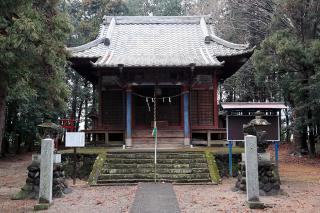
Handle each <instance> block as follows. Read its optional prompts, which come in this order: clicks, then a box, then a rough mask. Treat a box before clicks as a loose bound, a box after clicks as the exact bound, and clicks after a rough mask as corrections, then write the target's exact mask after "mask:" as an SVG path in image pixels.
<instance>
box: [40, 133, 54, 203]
mask: <svg viewBox="0 0 320 213" xmlns="http://www.w3.org/2000/svg"><path fill="white" fill-rule="evenodd" d="M53 148H54V142H53V140H52V139H49V138H47V139H43V140H42V141H41V162H40V191H39V203H48V204H51V203H52V181H53V150H54V149H53Z"/></svg>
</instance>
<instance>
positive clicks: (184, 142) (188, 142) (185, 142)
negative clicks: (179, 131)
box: [183, 138, 190, 146]
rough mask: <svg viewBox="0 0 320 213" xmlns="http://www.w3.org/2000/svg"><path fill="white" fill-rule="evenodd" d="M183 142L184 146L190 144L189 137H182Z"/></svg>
mask: <svg viewBox="0 0 320 213" xmlns="http://www.w3.org/2000/svg"><path fill="white" fill-rule="evenodd" d="M183 144H184V145H185V146H190V138H184V140H183Z"/></svg>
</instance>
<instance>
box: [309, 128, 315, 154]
mask: <svg viewBox="0 0 320 213" xmlns="http://www.w3.org/2000/svg"><path fill="white" fill-rule="evenodd" d="M309 146H310V151H309V156H310V157H311V158H314V157H316V143H315V138H314V131H313V127H312V126H309Z"/></svg>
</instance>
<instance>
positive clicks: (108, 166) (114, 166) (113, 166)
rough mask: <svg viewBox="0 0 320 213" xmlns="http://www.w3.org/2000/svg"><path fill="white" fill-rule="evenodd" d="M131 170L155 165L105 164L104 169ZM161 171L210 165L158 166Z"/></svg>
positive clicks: (202, 167) (201, 167) (199, 167)
mask: <svg viewBox="0 0 320 213" xmlns="http://www.w3.org/2000/svg"><path fill="white" fill-rule="evenodd" d="M131 168H141V169H144V168H145V169H146V168H154V163H146V164H105V165H104V169H131ZM157 168H159V169H188V168H198V169H206V168H208V165H207V164H206V163H190V164H157Z"/></svg>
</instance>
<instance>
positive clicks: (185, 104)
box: [183, 86, 190, 146]
mask: <svg viewBox="0 0 320 213" xmlns="http://www.w3.org/2000/svg"><path fill="white" fill-rule="evenodd" d="M183 92H184V94H183V129H184V145H185V146H190V124H189V94H190V92H189V90H188V88H187V86H184V87H183Z"/></svg>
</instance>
